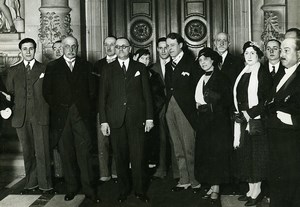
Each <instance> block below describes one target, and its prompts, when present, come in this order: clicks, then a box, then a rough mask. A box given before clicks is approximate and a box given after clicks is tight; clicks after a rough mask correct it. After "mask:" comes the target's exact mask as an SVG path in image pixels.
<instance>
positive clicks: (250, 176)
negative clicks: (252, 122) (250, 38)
mask: <svg viewBox="0 0 300 207" xmlns="http://www.w3.org/2000/svg"><path fill="white" fill-rule="evenodd" d="M263 70H264V68H262V67H261V68H260V69H259V73H258V77H259V78H258V101H259V103H258V105H257V106H254V107H252V108H251V109H249V104H248V93H247V92H248V85H249V81H250V75H251V74H250V73H245V74H243V76H242V77H241V79H240V81H239V83H238V86H237V101H238V107H239V110H240V111H247V113H248V114H249V116H250V117H251V118H254V117H256V116H257V115H261V117H262V118H263V117H264V108H263V103H264V101H265V99H266V97H267V94H268V93H269V89H270V87H271V84H272V82H271V79H270V76H269V75H267V74H266V73H265V72H263ZM246 126H247V123H243V124H242V126H241V127H242V135H241V144H240V147H239V148H237V149H236V150H235V158H236V165H235V167H236V169H235V172H236V173H235V174H236V177H237V178H238V179H239V180H241V181H245V182H249V183H256V182H260V181H262V180H265V178H266V177H267V173H268V171H267V170H268V159H269V150H268V141H267V137H266V135H265V134H264V135H258V136H251V135H249V133H248V131H246Z"/></svg>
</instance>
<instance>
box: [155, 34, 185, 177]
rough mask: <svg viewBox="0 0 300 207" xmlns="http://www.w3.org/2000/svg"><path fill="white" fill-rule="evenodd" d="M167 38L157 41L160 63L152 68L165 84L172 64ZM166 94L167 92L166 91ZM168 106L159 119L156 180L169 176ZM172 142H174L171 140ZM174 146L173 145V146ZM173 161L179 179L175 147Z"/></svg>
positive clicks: (173, 167) (164, 108) (174, 171)
mask: <svg viewBox="0 0 300 207" xmlns="http://www.w3.org/2000/svg"><path fill="white" fill-rule="evenodd" d="M166 40H167V39H166V38H165V37H161V38H159V39H158V40H157V48H156V50H157V53H158V57H159V59H158V61H157V62H156V63H155V64H154V65H153V66H152V70H154V71H155V72H156V73H158V74H159V76H160V79H161V82H162V83H164V82H165V73H166V64H167V63H168V62H170V60H171V58H170V54H169V51H168V48H167V42H166ZM165 93H166V90H165ZM165 115H166V106H165V104H164V105H163V108H162V109H161V111H160V112H159V115H158V116H159V117H158V128H159V129H158V130H159V166H158V168H157V169H156V172H155V173H154V175H153V177H154V178H164V177H165V176H166V175H167V142H168V140H169V132H168V126H167V123H166V116H165ZM170 142H172V140H171V139H170ZM171 146H172V144H171ZM171 159H172V171H173V177H174V178H179V172H178V166H177V161H176V159H175V154H174V150H173V147H171Z"/></svg>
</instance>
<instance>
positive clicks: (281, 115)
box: [276, 111, 293, 125]
mask: <svg viewBox="0 0 300 207" xmlns="http://www.w3.org/2000/svg"><path fill="white" fill-rule="evenodd" d="M276 114H277V118H278V119H279V120H280V121H281V122H283V123H284V124H288V125H293V121H292V116H291V115H290V114H288V113H285V112H282V111H276Z"/></svg>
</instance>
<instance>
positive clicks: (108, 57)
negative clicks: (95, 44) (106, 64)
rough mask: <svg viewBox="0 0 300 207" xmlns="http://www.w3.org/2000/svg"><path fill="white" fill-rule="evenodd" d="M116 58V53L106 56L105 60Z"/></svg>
mask: <svg viewBox="0 0 300 207" xmlns="http://www.w3.org/2000/svg"><path fill="white" fill-rule="evenodd" d="M116 58H117V55H116V54H115V55H113V56H108V55H107V56H106V60H111V59H116Z"/></svg>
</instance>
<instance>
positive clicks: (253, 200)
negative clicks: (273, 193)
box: [245, 193, 264, 206]
mask: <svg viewBox="0 0 300 207" xmlns="http://www.w3.org/2000/svg"><path fill="white" fill-rule="evenodd" d="M263 198H264V196H263V194H262V193H260V194H259V195H258V196H257V197H256V198H251V197H250V199H249V200H248V201H247V202H246V203H245V206H256V205H257V204H258V203H259V202H260V201H261V200H262V199H263Z"/></svg>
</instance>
